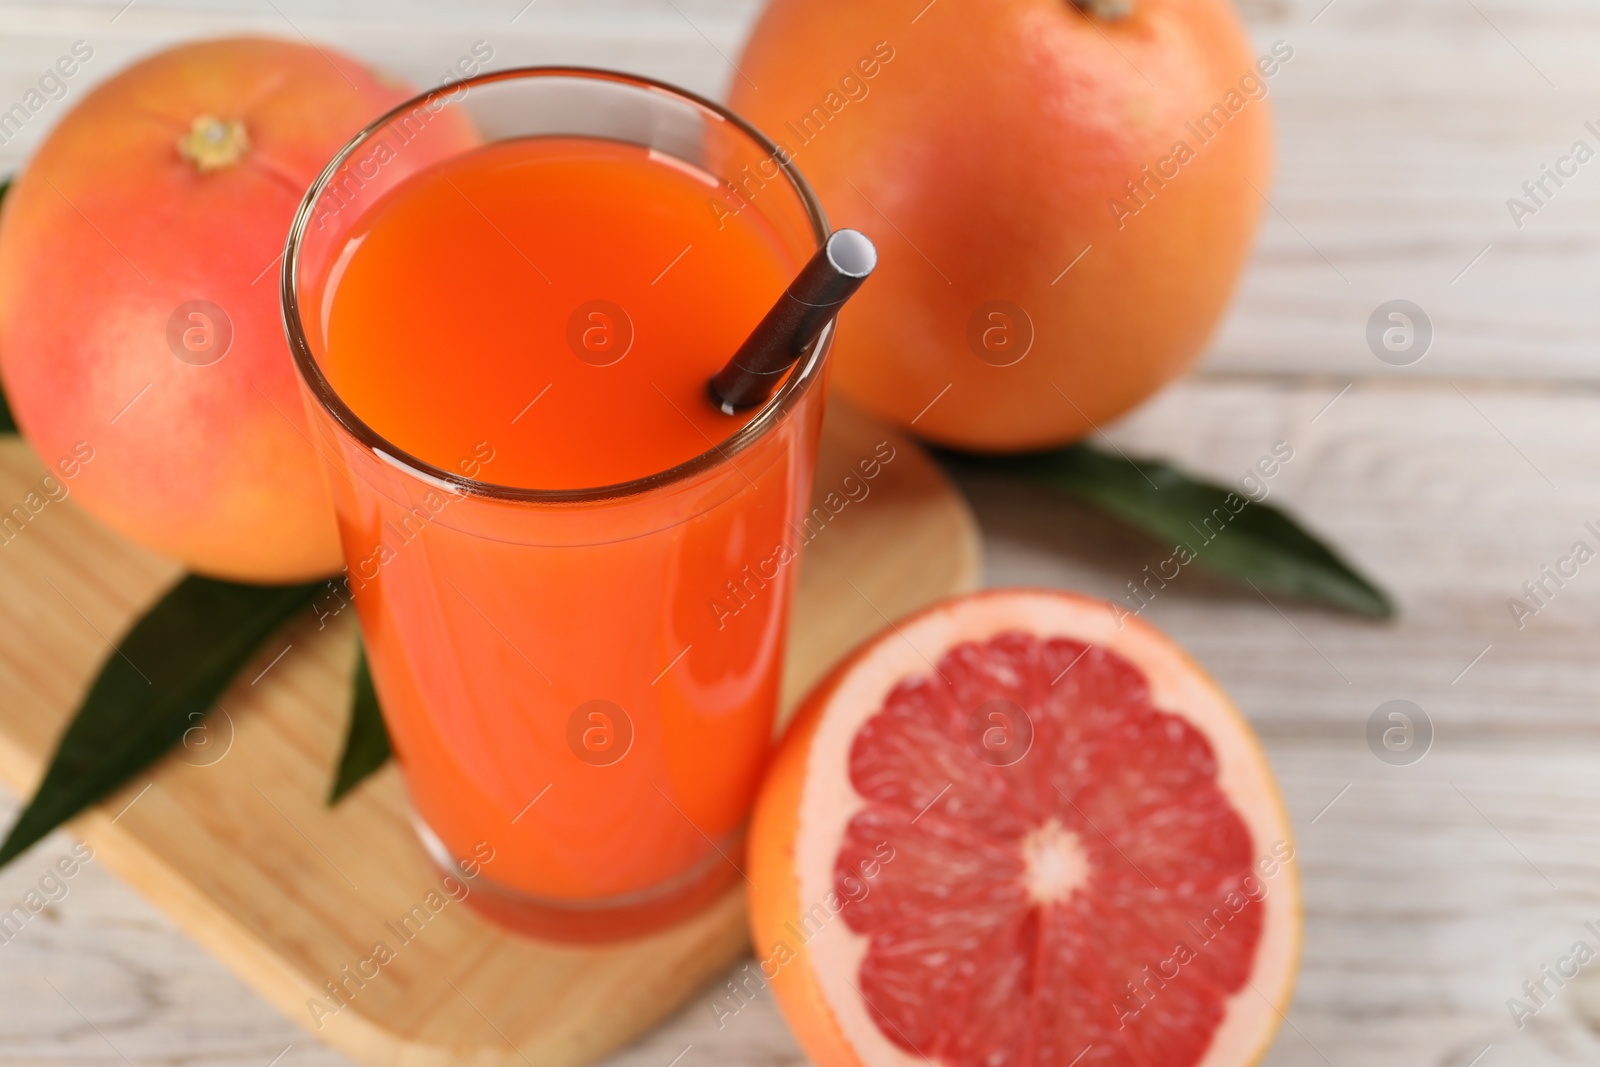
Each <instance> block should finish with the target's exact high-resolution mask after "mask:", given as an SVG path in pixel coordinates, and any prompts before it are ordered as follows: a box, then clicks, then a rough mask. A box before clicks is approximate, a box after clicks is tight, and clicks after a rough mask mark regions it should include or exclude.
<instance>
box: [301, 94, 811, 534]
mask: <svg viewBox="0 0 1600 1067" xmlns="http://www.w3.org/2000/svg"><path fill="white" fill-rule="evenodd" d="M559 77H567V78H576V79H583V80H590V81H607V82H612V83H616V84H622V85H631V86H633V87H635V88H637V89H641V90H645V91H648V92H657V93H664V94H666V95H668V96H671V97H673V98H675V99H678V100H680V101H683V102H686V103H688V104H690V105H692V106H694V107H695V108H697V109H699V110H700V111H701V112H702V113H704V114H705V115H707V116H709V117H710V118H712V119H715V120H717V121H719V122H725V123H727V124H729V125H731V126H732V127H733V128H734V129H735V130H737V131H738V132H739V133H740V134H743V135H744V136H745V137H746V138H747V139H748V140H750V141H751V142H752V143H754V144H755V145H756V147H757V148H760V149H762V151H763V153H764V154H765V155H766V156H767V157H768V158H770V159H772V161H773V162H774V163H776V164H777V165H778V169H779V172H780V173H781V174H782V175H783V177H784V178H785V179H787V181H788V183H789V187H790V189H792V190H793V191H794V193H795V194H796V196H798V198H799V200H800V206H801V207H802V208H803V209H804V211H805V214H806V218H807V219H808V220H809V221H810V223H811V229H812V235H813V237H814V238H815V240H816V245H817V247H818V248H821V247H822V246H823V245H824V243H825V242H826V241H827V238H828V221H827V216H826V215H825V214H824V212H823V209H822V204H821V202H820V201H818V200H817V197H816V194H815V193H814V192H812V190H811V186H810V184H809V183H808V182H807V181H806V180H805V178H804V176H802V175H801V173H800V171H799V169H798V168H796V167H795V165H794V164H793V163H792V162H791V161H790V160H789V156H788V153H787V152H785V151H784V150H783V149H781V148H779V147H778V145H777V144H776V142H774V141H773V140H772V139H771V138H770V137H768V136H767V135H766V134H764V133H762V132H761V130H759V129H757V128H756V127H755V126H754V125H753V124H751V123H750V122H749V121H748V120H747V119H744V118H742V117H741V116H739V115H738V114H736V113H735V112H733V111H732V110H730V109H728V108H727V107H724V106H723V105H721V104H719V103H717V102H716V101H714V100H710V99H708V98H706V97H704V96H701V95H699V94H698V93H693V92H690V91H689V90H687V89H682V88H679V87H678V86H675V85H672V84H670V83H668V82H664V81H661V80H659V79H656V78H650V77H646V76H644V75H641V74H628V73H625V72H622V71H616V70H608V69H606V68H604V67H581V66H525V67H510V68H507V69H505V70H498V71H489V72H485V73H483V74H478V75H474V76H473V77H470V78H462V79H459V80H457V81H452V82H445V83H444V84H442V85H438V86H435V87H434V88H432V89H428V90H426V91H424V92H421V93H418V94H416V95H415V96H412V97H410V98H408V99H406V100H404V101H402V102H400V103H398V104H396V105H395V106H394V107H392V108H390V109H389V110H388V111H385V112H384V113H383V114H382V115H380V116H378V117H377V118H375V119H373V120H372V121H371V122H370V123H368V124H367V125H366V126H365V127H363V128H362V129H361V131H360V132H359V133H357V134H356V135H355V136H354V137H352V138H351V139H350V140H349V141H347V142H346V143H345V144H344V146H343V147H342V148H340V149H339V151H338V152H337V153H336V154H335V155H334V156H333V158H332V159H330V160H329V161H328V163H327V165H326V166H325V167H323V169H322V171H321V173H319V174H318V175H317V177H316V179H315V180H314V181H313V182H312V183H311V186H310V188H309V189H307V190H306V194H305V196H304V197H303V198H302V199H301V201H300V206H299V208H297V209H296V211H295V215H294V220H293V222H292V223H291V225H290V227H289V236H288V239H287V241H286V242H285V244H284V249H283V267H282V269H281V270H280V271H279V309H280V312H281V315H282V319H283V328H284V333H285V335H286V336H287V338H288V341H289V351H290V354H291V356H292V357H293V359H294V364H295V369H296V371H297V372H298V374H299V376H300V380H301V381H302V382H303V383H304V384H305V386H306V388H307V389H309V390H310V392H311V394H312V396H313V397H315V398H316V400H317V403H318V404H320V405H321V407H322V409H323V411H325V412H327V414H328V415H329V416H330V417H331V418H332V419H333V420H334V422H336V423H338V424H339V426H340V427H342V428H343V429H344V430H345V432H346V433H348V434H350V436H351V437H353V438H354V439H355V440H356V442H357V443H359V444H360V445H361V446H362V447H364V448H366V449H367V450H368V451H370V452H375V453H377V454H378V457H379V458H380V459H382V460H384V461H385V462H386V463H387V464H388V465H389V466H393V467H397V468H399V469H400V470H402V471H403V472H405V473H408V474H411V475H413V476H414V477H416V478H418V479H419V480H421V481H423V482H427V483H432V484H435V485H439V484H440V483H442V487H443V488H444V489H445V490H446V491H448V492H452V493H466V494H471V495H473V496H478V497H486V498H489V499H495V500H502V501H507V502H513V503H538V504H581V503H591V502H598V501H606V500H615V499H619V498H622V497H629V496H636V495H639V494H642V493H647V492H650V491H652V490H656V489H661V488H664V487H666V486H669V485H673V484H675V483H678V482H683V481H687V480H688V479H691V478H693V477H695V476H696V475H699V474H702V473H704V472H706V471H708V470H710V469H712V468H714V467H716V466H718V465H720V464H724V463H729V462H731V461H732V460H733V458H734V457H736V456H738V455H739V454H740V453H741V452H743V451H745V450H746V449H747V448H749V447H750V446H751V445H753V444H755V443H756V442H757V441H758V440H760V439H761V438H762V437H765V436H766V435H767V434H768V433H769V432H771V431H772V430H773V429H774V428H775V427H776V426H777V425H778V424H779V423H780V422H782V421H783V418H784V417H785V416H786V415H788V414H789V412H790V411H791V410H793V409H794V407H795V406H796V405H797V404H798V403H799V402H800V400H801V399H802V397H803V396H804V395H805V394H806V393H808V392H809V391H810V390H811V388H812V386H813V385H815V384H816V382H817V380H818V379H819V378H820V377H821V371H822V366H823V363H824V361H825V359H826V358H827V355H828V352H829V350H830V349H831V348H832V346H833V335H834V330H835V327H836V325H837V324H836V323H830V324H829V325H828V327H827V329H826V330H825V332H824V333H823V334H822V335H821V336H820V337H819V338H818V339H817V342H816V343H815V344H814V345H812V347H811V352H810V354H809V355H807V357H806V358H805V360H804V361H802V362H801V363H800V364H799V365H798V366H797V367H795V368H794V369H793V370H792V371H791V372H790V373H789V376H788V377H787V378H786V379H785V380H784V382H783V384H782V385H781V386H779V388H778V390H777V392H775V393H774V394H773V395H772V396H771V397H769V398H768V400H767V402H766V403H765V404H763V405H762V406H761V408H760V410H759V411H757V412H756V414H755V416H754V417H753V418H751V419H750V420H749V421H748V422H746V423H745V424H744V425H743V426H741V427H740V428H739V429H738V430H736V431H734V433H732V434H730V435H729V436H728V437H726V438H724V439H723V440H722V441H721V442H719V443H715V444H713V445H711V447H710V448H708V449H706V450H705V451H704V452H700V453H698V454H696V455H694V456H692V457H691V458H689V459H686V460H684V461H683V462H681V463H678V464H676V465H674V466H672V467H668V468H667V469H665V470H661V471H655V472H653V473H651V474H646V475H642V476H640V477H638V478H631V479H629V480H627V481H622V482H613V483H611V484H609V485H599V486H591V487H582V488H576V489H531V488H527V487H523V486H514V485H503V484H500V483H498V482H489V481H481V480H479V479H476V478H468V477H466V476H465V475H461V474H457V473H455V472H454V471H450V470H447V469H445V468H443V467H438V466H435V465H434V464H432V463H429V462H427V461H426V460H424V459H421V458H420V457H418V456H415V455H413V454H412V453H410V452H408V451H406V450H405V449H403V448H400V447H399V446H398V445H395V444H394V443H393V442H391V441H389V440H388V439H387V438H385V437H384V436H383V435H382V434H380V433H378V432H377V431H376V430H374V429H373V428H372V427H371V426H368V425H367V423H366V422H365V421H364V420H363V419H362V418H361V417H360V416H359V415H357V414H356V413H355V411H354V410H352V409H351V407H350V406H349V405H348V404H346V403H345V401H344V398H343V397H341V396H340V395H339V394H338V392H337V391H336V390H335V389H334V388H333V385H332V383H331V382H329V381H328V379H327V376H326V375H324V374H323V373H322V368H321V367H320V366H318V364H317V359H316V356H315V355H314V354H313V353H312V351H311V343H310V341H309V339H308V338H307V337H306V332H305V327H304V325H303V316H302V314H301V307H300V297H299V281H300V250H301V246H302V244H303V242H304V238H305V235H306V228H307V226H308V225H309V224H310V222H311V217H312V213H313V212H314V210H315V208H316V205H317V201H318V200H320V199H321V197H322V194H323V192H324V191H325V190H326V189H327V188H328V186H329V184H330V182H331V181H332V180H333V178H334V176H335V175H336V174H337V173H338V172H339V170H340V168H342V167H343V166H344V164H345V163H346V162H348V161H349V159H350V158H351V157H352V156H353V155H354V154H355V153H356V151H357V150H358V149H360V148H361V146H362V145H364V144H366V143H367V141H369V140H370V139H371V138H372V137H373V136H374V135H375V134H377V133H378V132H379V131H380V130H382V129H384V128H385V127H387V126H388V125H389V124H390V123H392V122H394V121H395V120H396V119H398V118H401V117H403V116H404V115H406V114H409V113H411V112H413V111H415V110H417V109H418V108H421V107H427V106H428V105H429V104H430V103H432V102H434V101H435V100H439V99H441V98H446V97H451V96H454V95H456V94H458V93H462V92H464V91H466V90H470V89H472V88H475V87H478V86H483V85H490V84H493V83H495V82H501V81H511V80H517V79H524V80H525V79H531V78H559ZM485 143H486V144H488V143H493V142H490V141H486V142H485ZM402 180H404V179H402ZM728 355H729V356H732V355H733V353H731V352H730V353H728Z"/></svg>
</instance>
